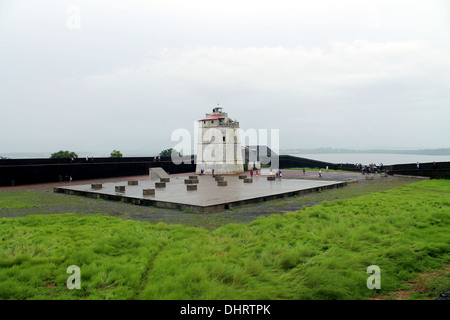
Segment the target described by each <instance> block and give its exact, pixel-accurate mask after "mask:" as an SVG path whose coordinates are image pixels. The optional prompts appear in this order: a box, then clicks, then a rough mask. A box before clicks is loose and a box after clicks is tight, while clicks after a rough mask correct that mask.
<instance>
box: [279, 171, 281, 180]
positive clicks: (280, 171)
mask: <svg viewBox="0 0 450 320" xmlns="http://www.w3.org/2000/svg"><path fill="white" fill-rule="evenodd" d="M279 171H280V180H281V170H279Z"/></svg>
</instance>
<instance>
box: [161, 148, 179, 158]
mask: <svg viewBox="0 0 450 320" xmlns="http://www.w3.org/2000/svg"><path fill="white" fill-rule="evenodd" d="M172 153H175V154H177V155H178V156H179V157H181V153H179V152H178V151H177V150H175V149H174V148H169V149H166V150H163V151H161V152H160V153H159V156H160V157H171V156H172Z"/></svg>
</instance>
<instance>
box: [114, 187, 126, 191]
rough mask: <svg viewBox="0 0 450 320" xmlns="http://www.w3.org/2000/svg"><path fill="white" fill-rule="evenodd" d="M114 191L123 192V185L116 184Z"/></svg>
mask: <svg viewBox="0 0 450 320" xmlns="http://www.w3.org/2000/svg"><path fill="white" fill-rule="evenodd" d="M115 190H116V192H125V186H116V188H115Z"/></svg>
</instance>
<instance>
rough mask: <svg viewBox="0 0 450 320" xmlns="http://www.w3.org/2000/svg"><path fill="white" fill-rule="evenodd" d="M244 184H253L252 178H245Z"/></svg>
mask: <svg viewBox="0 0 450 320" xmlns="http://www.w3.org/2000/svg"><path fill="white" fill-rule="evenodd" d="M244 183H253V179H252V178H245V179H244Z"/></svg>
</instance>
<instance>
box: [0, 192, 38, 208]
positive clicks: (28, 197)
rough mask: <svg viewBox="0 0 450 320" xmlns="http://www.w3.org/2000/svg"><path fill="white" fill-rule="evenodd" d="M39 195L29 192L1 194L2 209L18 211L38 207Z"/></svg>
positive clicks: (0, 203)
mask: <svg viewBox="0 0 450 320" xmlns="http://www.w3.org/2000/svg"><path fill="white" fill-rule="evenodd" d="M36 200H37V195H36V193H33V192H27V191H16V192H11V191H3V192H0V209H18V208H33V207H37V205H36V203H38V202H37V201H36Z"/></svg>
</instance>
